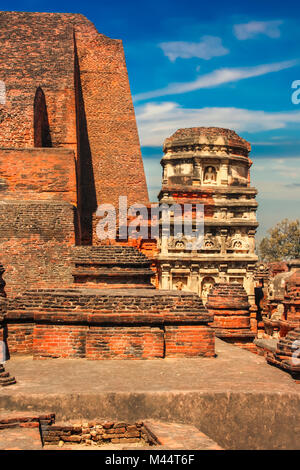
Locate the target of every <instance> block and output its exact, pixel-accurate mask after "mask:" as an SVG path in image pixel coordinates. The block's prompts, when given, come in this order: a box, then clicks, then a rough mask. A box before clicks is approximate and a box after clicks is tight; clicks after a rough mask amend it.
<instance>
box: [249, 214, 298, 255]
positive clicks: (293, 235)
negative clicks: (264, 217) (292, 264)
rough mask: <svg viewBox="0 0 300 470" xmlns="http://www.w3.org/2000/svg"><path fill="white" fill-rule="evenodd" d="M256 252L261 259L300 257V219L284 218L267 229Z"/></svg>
mask: <svg viewBox="0 0 300 470" xmlns="http://www.w3.org/2000/svg"><path fill="white" fill-rule="evenodd" d="M268 234H269V236H267V237H265V238H263V239H262V241H261V242H260V244H259V246H258V254H259V257H260V259H261V260H262V261H283V260H285V261H288V260H290V259H294V258H300V221H299V220H298V219H297V220H288V219H284V220H282V221H281V222H279V223H278V224H276V225H275V227H273V228H271V229H269V230H268Z"/></svg>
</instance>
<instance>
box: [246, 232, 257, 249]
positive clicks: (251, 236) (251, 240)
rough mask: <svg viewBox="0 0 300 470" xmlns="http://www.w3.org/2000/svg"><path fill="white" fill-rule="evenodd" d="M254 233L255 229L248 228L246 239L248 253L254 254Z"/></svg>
mask: <svg viewBox="0 0 300 470" xmlns="http://www.w3.org/2000/svg"><path fill="white" fill-rule="evenodd" d="M255 233H256V230H253V229H251V230H248V239H249V254H251V255H254V254H255Z"/></svg>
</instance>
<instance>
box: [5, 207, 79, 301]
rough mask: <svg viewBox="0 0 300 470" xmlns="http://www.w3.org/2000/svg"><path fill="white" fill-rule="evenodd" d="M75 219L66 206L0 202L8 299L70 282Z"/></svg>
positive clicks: (72, 210) (71, 208)
mask: <svg viewBox="0 0 300 470" xmlns="http://www.w3.org/2000/svg"><path fill="white" fill-rule="evenodd" d="M74 217H75V212H74V207H73V206H72V205H71V204H69V203H67V202H59V201H54V200H53V201H39V200H37V201H26V200H24V201H22V200H19V201H18V200H14V201H10V200H2V201H1V202H0V257H1V260H2V263H3V265H4V267H5V273H4V275H3V279H4V280H5V281H6V286H5V291H6V293H7V295H8V296H12V295H16V294H18V293H20V292H23V291H24V290H26V289H28V288H30V287H31V288H32V287H34V286H38V285H40V286H51V285H52V286H53V285H60V284H61V283H71V282H72V280H73V278H72V275H71V270H72V261H71V260H72V255H71V247H72V245H73V244H74V243H75V233H74Z"/></svg>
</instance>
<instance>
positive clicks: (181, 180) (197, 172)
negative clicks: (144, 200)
mask: <svg viewBox="0 0 300 470" xmlns="http://www.w3.org/2000/svg"><path fill="white" fill-rule="evenodd" d="M250 149H251V146H250V144H249V143H248V142H247V141H246V140H244V139H242V138H241V137H239V136H238V135H237V134H236V133H235V132H234V131H232V130H229V129H221V128H217V127H207V128H206V127H196V128H189V129H179V130H177V131H176V132H175V133H174V134H173V135H172V136H171V137H169V138H168V139H166V140H165V142H164V149H163V150H164V156H163V158H162V160H161V165H162V167H163V183H162V189H161V191H160V194H159V201H160V203H161V204H167V205H169V206H171V205H173V204H180V205H181V207H182V205H183V204H193V207H194V205H195V204H203V205H204V241H203V243H202V245H201V247H200V248H199V247H197V249H196V250H194V249H193V250H191V249H189V248H188V246H187V243H186V240H185V238H184V235H183V237H182V239H181V240H178V239H176V238H175V237H174V236H172V229H171V231H170V237H169V238H168V240H165V239H162V238H161V239H160V254H159V266H160V273H159V275H160V287H161V288H163V289H178V288H180V289H182V290H188V291H193V292H197V293H198V294H199V295H201V296H202V298H203V300H204V302H205V300H206V297H207V294H208V292H209V290H210V288H211V287H212V285H214V284H215V283H216V282H219V281H223V282H239V283H240V284H242V285H243V286H244V288H245V289H246V291H247V294H248V296H249V300H250V302H251V303H254V285H253V275H254V269H255V265H256V261H257V256H256V254H255V251H254V249H255V241H254V236H255V232H256V228H257V226H258V223H257V220H256V210H257V202H256V201H255V196H256V194H257V191H256V189H255V188H253V187H251V185H250V171H249V170H250V167H251V165H252V162H251V160H250V158H249V152H250ZM198 248H199V249H198Z"/></svg>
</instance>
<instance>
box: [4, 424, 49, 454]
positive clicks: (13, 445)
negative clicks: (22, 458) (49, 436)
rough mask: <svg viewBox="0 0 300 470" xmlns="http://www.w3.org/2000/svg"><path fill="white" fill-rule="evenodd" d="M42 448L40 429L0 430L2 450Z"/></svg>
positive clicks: (18, 428)
mask: <svg viewBox="0 0 300 470" xmlns="http://www.w3.org/2000/svg"><path fill="white" fill-rule="evenodd" d="M42 447H43V446H42V440H41V435H40V431H39V427H33V428H23V427H17V428H8V429H2V430H0V450H40V449H42Z"/></svg>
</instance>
